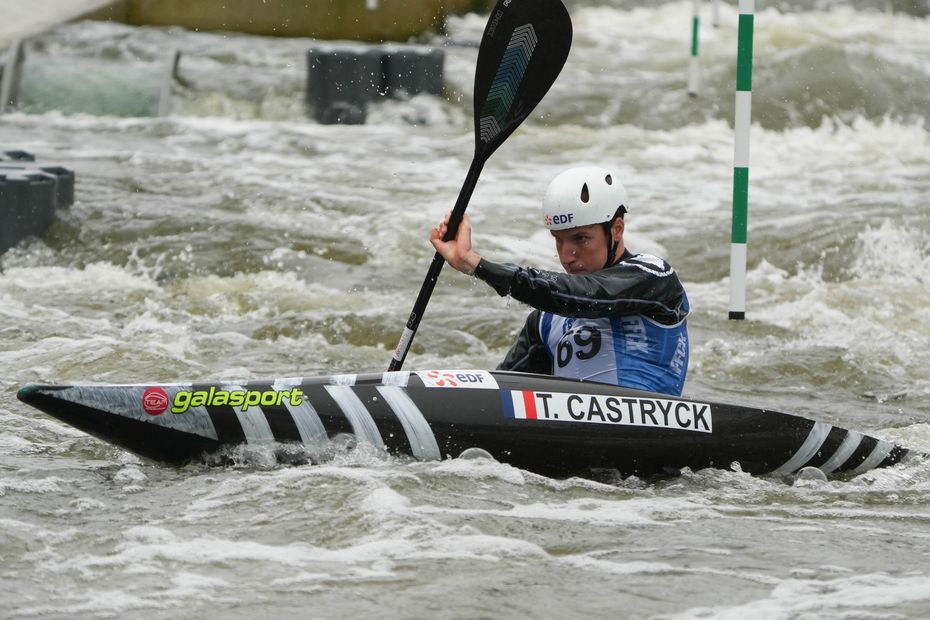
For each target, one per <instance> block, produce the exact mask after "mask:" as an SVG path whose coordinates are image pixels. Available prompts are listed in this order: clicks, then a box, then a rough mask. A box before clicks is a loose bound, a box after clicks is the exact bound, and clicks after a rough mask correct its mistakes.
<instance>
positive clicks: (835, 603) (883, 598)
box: [663, 573, 930, 620]
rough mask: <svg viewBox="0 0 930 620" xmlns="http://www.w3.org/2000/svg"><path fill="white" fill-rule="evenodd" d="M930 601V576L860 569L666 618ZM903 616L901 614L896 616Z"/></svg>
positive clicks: (790, 582) (833, 612)
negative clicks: (863, 571)
mask: <svg viewBox="0 0 930 620" xmlns="http://www.w3.org/2000/svg"><path fill="white" fill-rule="evenodd" d="M925 601H930V578H928V577H926V576H922V575H915V576H909V575H906V574H904V575H888V574H884V573H868V574H859V575H855V576H852V577H844V578H839V579H827V580H822V579H821V580H817V581H811V580H798V579H787V580H784V581H783V582H781V583H779V584H778V585H777V586H776V587H775V588H774V589H773V590H772V591H771V593H770V595H769V596H768V597H766V598H761V599H757V600H753V601H750V602H747V603H743V604H740V605H729V606H723V605H720V606H715V607H700V608H694V609H689V610H687V611H685V612H682V613H678V614H669V615H665V616H663V617H667V618H670V619H672V618H674V619H676V620H679V619H681V620H684V619H685V618H707V617H713V618H719V619H721V620H729V619H733V620H736V619H742V618H761V619H766V620H769V619H771V620H775V619H780V618H797V617H819V618H826V617H830V618H842V617H873V614H883V616H882V617H886V616H885V615H884V614H888V613H889V612H893V611H894V610H895V609H896V608H901V606H903V605H907V604H909V603H923V602H925ZM893 617H897V615H895V616H893Z"/></svg>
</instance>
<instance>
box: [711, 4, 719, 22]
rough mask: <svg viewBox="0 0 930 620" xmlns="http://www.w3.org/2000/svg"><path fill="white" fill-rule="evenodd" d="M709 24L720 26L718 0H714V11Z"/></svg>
mask: <svg viewBox="0 0 930 620" xmlns="http://www.w3.org/2000/svg"><path fill="white" fill-rule="evenodd" d="M711 25H713V27H714V28H719V27H720V0H714V13H713V17H712V18H711Z"/></svg>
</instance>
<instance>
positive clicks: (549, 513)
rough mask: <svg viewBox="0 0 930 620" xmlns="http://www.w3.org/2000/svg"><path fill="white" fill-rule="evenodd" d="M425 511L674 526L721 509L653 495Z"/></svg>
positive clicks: (714, 514)
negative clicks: (654, 497) (504, 508)
mask: <svg viewBox="0 0 930 620" xmlns="http://www.w3.org/2000/svg"><path fill="white" fill-rule="evenodd" d="M416 511H417V512H419V513H422V514H450V515H459V516H462V515H469V516H477V515H492V516H497V517H506V518H510V519H516V520H520V521H524V520H529V519H539V520H543V521H553V522H560V523H576V524H586V525H597V526H609V525H659V526H663V527H664V526H669V527H672V526H674V525H675V524H677V523H682V522H688V521H691V520H693V519H698V518H716V517H719V513H718V512H717V511H716V510H715V509H714V508H712V507H710V506H707V505H706V502H703V501H699V500H698V501H695V500H690V499H682V498H666V499H665V500H663V501H661V502H657V501H656V500H654V499H640V498H631V499H624V500H600V499H593V498H590V499H578V500H567V501H564V502H559V503H538V502H537V503H525V504H515V505H514V506H513V507H512V508H510V509H506V510H502V509H486V508H444V507H438V506H420V507H418V508H416Z"/></svg>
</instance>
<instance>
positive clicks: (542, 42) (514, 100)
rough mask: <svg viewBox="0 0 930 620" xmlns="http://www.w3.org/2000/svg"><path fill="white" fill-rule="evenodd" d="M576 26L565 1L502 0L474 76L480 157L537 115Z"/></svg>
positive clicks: (565, 53) (493, 17)
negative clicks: (535, 112) (535, 110)
mask: <svg viewBox="0 0 930 620" xmlns="http://www.w3.org/2000/svg"><path fill="white" fill-rule="evenodd" d="M571 45H572V22H571V19H570V18H569V16H568V11H567V10H566V9H565V6H564V5H563V4H562V2H561V0H500V1H499V2H498V3H497V5H496V6H495V7H494V9H493V10H492V11H491V17H490V19H489V20H488V25H487V26H486V27H485V30H484V37H483V38H482V41H481V47H480V49H479V52H478V66H477V69H476V71H475V155H476V157H479V158H482V159H487V158H488V157H490V156H491V154H492V153H493V152H494V151H495V150H496V149H497V147H499V146H500V145H501V144H503V142H504V140H506V139H507V136H509V135H510V134H511V133H513V131H514V130H515V129H516V128H517V127H518V126H519V125H520V123H522V122H523V119H525V118H526V117H527V116H529V114H530V113H531V112H532V111H533V109H534V108H535V107H536V105H537V104H538V103H539V102H540V101H541V100H542V98H543V96H545V94H546V93H547V92H548V91H549V88H550V87H551V86H552V83H553V82H555V78H556V77H557V76H558V75H559V72H560V71H561V70H562V66H563V65H564V64H565V60H566V59H567V58H568V51H569V49H571Z"/></svg>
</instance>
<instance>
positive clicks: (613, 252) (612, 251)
mask: <svg viewBox="0 0 930 620" xmlns="http://www.w3.org/2000/svg"><path fill="white" fill-rule="evenodd" d="M619 246H620V242H619V241H614V242H613V243H611V240H610V237H608V238H607V262H606V263H604V266H603V267H601V269H607V268H608V267H610V266H611V265H613V264H614V260H616V258H617V248H618V247H619Z"/></svg>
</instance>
